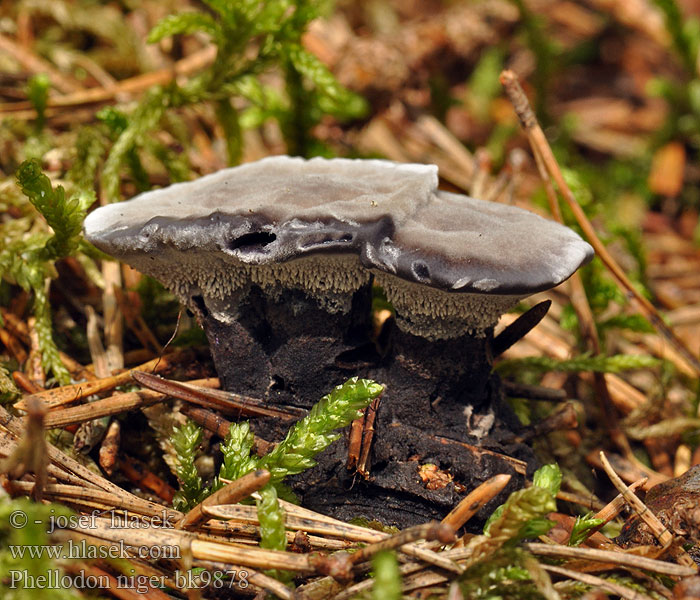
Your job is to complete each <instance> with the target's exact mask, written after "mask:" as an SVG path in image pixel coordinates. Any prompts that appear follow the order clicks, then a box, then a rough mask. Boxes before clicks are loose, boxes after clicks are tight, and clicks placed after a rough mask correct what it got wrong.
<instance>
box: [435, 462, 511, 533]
mask: <svg viewBox="0 0 700 600" xmlns="http://www.w3.org/2000/svg"><path fill="white" fill-rule="evenodd" d="M510 480H511V476H510V475H508V474H506V473H501V474H500V475H494V476H493V477H491V478H490V479H487V480H486V481H484V483H482V484H481V485H480V486H479V487H477V488H476V489H475V490H472V491H471V492H469V494H467V495H466V496H465V497H464V498H462V500H461V501H460V503H459V504H458V505H457V506H455V507H454V508H453V509H452V510H451V511H450V512H449V514H448V515H447V516H446V517H445V518H444V519H443V520H442V522H443V523H445V524H446V525H449V526H450V527H452V529H454V530H455V531H458V530H459V529H461V528H462V527H463V526H464V524H465V523H466V522H467V521H469V519H471V518H472V517H473V516H474V515H475V514H476V513H477V512H479V510H481V508H482V507H483V506H484V505H485V504H486V503H487V502H489V501H490V500H493V499H494V498H495V497H496V496H498V494H500V493H501V492H502V491H503V488H505V487H506V485H508V482H509V481H510Z"/></svg>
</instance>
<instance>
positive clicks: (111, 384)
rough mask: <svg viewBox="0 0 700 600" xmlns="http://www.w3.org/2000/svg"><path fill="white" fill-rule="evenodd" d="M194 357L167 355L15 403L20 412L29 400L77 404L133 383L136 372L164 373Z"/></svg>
mask: <svg viewBox="0 0 700 600" xmlns="http://www.w3.org/2000/svg"><path fill="white" fill-rule="evenodd" d="M191 357H192V353H191V352H188V351H176V352H172V353H170V354H165V355H163V356H161V357H159V358H154V359H153V360H149V361H148V362H147V363H144V364H142V365H139V366H138V367H134V368H133V369H128V370H127V371H124V372H122V373H119V374H117V375H113V376H111V377H106V378H104V379H94V380H93V381H83V382H81V383H74V384H71V385H64V386H62V387H59V388H54V389H50V390H46V391H44V392H40V393H38V394H32V395H31V396H26V397H25V398H23V399H22V400H19V401H18V402H16V403H15V405H14V406H15V408H17V409H19V410H26V407H27V401H28V400H29V398H32V397H36V398H37V399H38V400H41V401H42V402H43V403H44V405H45V406H46V407H47V408H49V409H51V408H55V407H57V406H61V405H62V404H70V403H71V402H77V401H78V400H82V399H83V398H87V397H88V396H92V394H98V393H100V392H106V391H108V390H111V389H114V388H115V387H117V386H118V385H124V384H125V383H129V382H130V381H131V375H132V373H134V372H135V371H150V370H153V369H156V370H158V371H164V370H166V369H167V368H169V367H172V366H173V365H175V364H178V363H181V362H186V361H187V360H189V359H190V358H191Z"/></svg>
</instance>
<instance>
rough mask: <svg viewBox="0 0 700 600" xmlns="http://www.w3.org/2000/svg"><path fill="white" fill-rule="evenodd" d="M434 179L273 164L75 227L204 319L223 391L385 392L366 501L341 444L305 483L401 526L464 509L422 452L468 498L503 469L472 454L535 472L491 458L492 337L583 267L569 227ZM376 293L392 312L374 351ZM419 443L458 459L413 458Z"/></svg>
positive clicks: (397, 169) (323, 504) (360, 167)
mask: <svg viewBox="0 0 700 600" xmlns="http://www.w3.org/2000/svg"><path fill="white" fill-rule="evenodd" d="M437 183H438V179H437V168H436V167H434V166H427V165H416V164H400V163H394V162H390V161H383V160H349V159H332V160H326V159H320V158H315V159H311V160H304V159H300V158H290V157H286V156H278V157H271V158H267V159H263V160H261V161H258V162H255V163H250V164H246V165H243V166H240V167H235V168H231V169H226V170H223V171H219V172H217V173H214V174H212V175H209V176H206V177H202V178H201V179H198V180H196V181H192V182H188V183H180V184H175V185H172V186H170V187H168V188H165V189H161V190H157V191H153V192H147V193H145V194H141V195H140V196H138V197H136V198H134V199H132V200H131V201H129V202H124V203H120V204H113V205H110V206H106V207H103V208H100V209H98V210H96V211H94V212H93V213H91V214H90V215H89V216H88V218H87V219H86V220H85V226H84V229H85V235H86V237H87V238H88V240H90V241H91V242H92V243H93V244H95V245H96V246H97V247H99V248H100V249H102V250H104V251H105V252H107V253H108V254H111V255H113V256H115V257H117V258H119V259H121V260H123V261H125V262H127V263H128V264H130V265H132V266H133V267H135V268H136V269H138V270H140V271H142V272H144V273H147V274H149V275H152V276H153V277H155V278H157V279H159V280H160V281H162V282H163V283H164V284H165V285H166V286H167V287H168V288H169V289H171V290H172V291H173V292H174V293H175V294H176V295H177V296H178V297H179V299H180V300H181V301H182V302H183V303H184V304H185V305H186V306H187V307H188V308H190V309H191V310H192V311H193V312H194V313H195V314H196V315H197V317H198V318H199V319H200V321H201V322H202V323H203V325H204V328H205V330H206V332H207V336H208V339H209V342H210V345H211V349H212V354H213V357H214V362H215V366H216V369H217V372H218V373H219V376H220V378H221V381H222V385H223V387H225V388H227V389H229V390H231V391H236V392H239V393H245V394H247V395H254V396H258V397H261V398H264V399H265V400H267V401H268V402H271V403H281V404H293V405H297V406H303V407H309V406H311V405H312V404H313V403H315V402H316V401H317V400H318V399H319V398H320V397H321V396H322V395H324V394H326V393H327V392H328V390H330V389H331V388H332V387H333V386H335V385H337V384H339V383H342V382H343V381H344V380H345V379H347V378H348V377H350V376H352V375H361V376H365V377H372V378H374V379H376V380H377V381H380V382H381V383H384V384H386V392H385V394H384V396H383V398H382V402H381V405H380V408H379V412H378V420H377V431H376V435H375V441H374V446H373V453H372V465H371V469H370V477H369V478H368V479H367V481H363V482H362V484H361V485H358V486H356V487H355V488H353V490H354V491H353V494H354V495H355V496H356V499H358V500H359V504H358V503H354V504H353V506H351V507H347V500H348V498H349V495H348V493H347V487H348V481H347V479H348V477H349V476H350V475H348V474H347V473H346V472H345V471H344V470H343V468H344V467H339V466H338V465H339V464H341V463H342V455H343V453H346V452H347V449H346V446H344V443H343V442H341V443H339V444H336V445H335V446H334V447H333V448H331V449H329V451H327V456H326V460H325V461H324V459H323V457H322V460H321V461H320V464H319V467H317V468H316V469H315V470H314V473H311V474H309V475H307V480H306V481H305V487H306V488H308V487H309V484H310V483H313V484H314V486H313V487H314V489H315V491H314V496H313V498H310V499H308V498H306V497H305V498H304V500H305V502H306V503H307V504H310V505H312V506H313V507H315V508H317V509H319V510H322V511H325V512H329V513H332V514H336V515H338V516H341V517H344V516H357V515H358V514H360V515H361V514H364V513H366V516H370V517H376V516H378V515H379V516H381V517H384V520H388V521H393V522H396V523H398V524H401V525H406V524H409V523H412V522H415V521H420V520H421V519H424V518H428V517H436V516H440V513H441V512H444V510H446V509H449V508H450V507H451V506H452V505H453V504H454V503H455V501H456V500H458V493H457V491H456V487H455V486H452V487H450V489H449V490H447V488H446V490H441V494H438V496H439V498H436V497H435V495H434V494H433V495H432V496H431V494H427V493H426V492H425V489H424V486H422V484H421V482H420V480H419V479H418V478H417V477H416V469H417V468H418V464H417V462H416V461H415V460H414V458H415V455H416V454H418V455H421V454H423V455H424V456H425V458H426V460H427V459H430V461H431V462H436V463H440V455H442V458H443V463H444V464H443V466H444V467H445V468H449V469H450V470H451V471H452V472H453V474H454V476H455V479H456V480H457V479H462V480H463V483H464V484H465V485H467V487H471V486H472V485H475V484H477V483H478V482H479V480H483V479H485V478H486V477H488V476H490V475H491V474H493V471H498V470H506V471H507V470H509V469H510V466H509V465H510V463H508V464H501V463H499V461H498V460H495V459H494V460H491V458H489V459H488V460H486V463H488V464H486V463H484V464H482V465H474V464H471V466H468V465H466V463H467V462H468V461H467V460H466V459H465V457H464V456H461V455H464V454H465V453H464V451H463V448H464V447H466V446H465V444H467V445H468V444H473V443H487V445H488V444H489V443H492V446H494V447H496V448H497V449H498V450H504V451H509V452H511V453H512V452H513V451H515V452H516V453H518V452H520V453H521V454H522V455H523V458H525V459H526V462H527V461H530V462H531V454H529V453H528V452H529V450H528V449H526V448H515V449H512V448H505V447H504V446H502V445H500V446H499V443H500V442H499V439H498V438H499V436H500V435H501V434H502V433H503V432H504V431H505V432H506V433H507V432H511V431H512V429H513V428H514V427H515V426H516V425H515V422H514V420H512V415H509V414H508V411H507V409H506V408H505V407H504V404H503V402H502V401H501V400H502V397H501V396H502V395H501V393H500V388H499V386H498V380H497V378H496V377H495V376H494V375H492V373H491V362H492V357H491V342H492V340H493V327H494V325H495V324H496V322H497V321H498V319H499V317H500V315H501V314H503V313H504V312H505V311H507V310H509V309H510V308H512V307H513V306H515V305H516V304H517V303H518V302H519V301H520V300H521V299H523V298H525V297H527V296H529V295H531V294H533V293H535V292H538V291H542V290H546V289H549V288H551V287H554V286H555V285H557V284H559V283H561V282H562V281H564V280H565V279H567V278H568V277H569V276H570V275H571V274H572V273H573V272H574V271H575V270H576V269H577V268H578V267H580V266H581V265H582V264H584V263H586V262H587V261H589V260H590V259H591V257H592V255H593V251H592V249H591V247H590V246H589V245H588V244H587V243H585V242H584V241H583V240H582V239H581V238H580V237H579V236H578V235H577V234H576V233H574V232H573V231H571V230H570V229H568V228H566V227H563V226H562V225H559V224H557V223H555V222H553V221H549V220H546V219H543V218H541V217H539V216H537V215H535V214H533V213H530V212H528V211H525V210H521V209H518V208H515V207H511V206H506V205H502V204H495V203H488V202H483V201H480V200H475V199H472V198H469V197H466V196H462V195H458V194H451V193H447V192H443V191H438V189H437ZM373 283H376V284H378V285H379V286H380V287H381V288H382V289H383V290H384V292H385V293H386V295H387V298H388V300H389V301H390V302H391V303H392V305H393V307H394V309H395V319H391V320H390V322H389V324H388V326H387V327H385V330H384V332H383V340H384V342H385V344H384V345H383V346H382V347H381V349H379V348H378V346H379V345H378V344H377V340H376V339H374V338H373V337H372V335H371V306H372V285H373ZM502 423H506V424H505V425H503V424H502ZM273 428H274V427H273ZM421 432H424V433H426V434H429V436H432V437H430V439H431V440H437V439H439V440H448V441H450V443H452V442H455V443H458V444H461V446H460V448H462V450H458V449H455V448H453V446H451V445H450V443H448V444H447V445H445V443H444V442H443V441H439V442H435V443H436V444H438V445H437V446H435V444H433V445H432V446H431V444H430V443H428V446H426V447H420V444H417V445H416V443H414V442H415V440H416V437H421ZM435 436H438V437H435ZM407 437H408V438H410V443H409V442H408V441H407V440H406V438H407ZM423 437H425V436H423ZM469 447H471V446H469ZM460 453H461V455H460ZM467 454H468V453H467ZM494 455H495V454H493V453H492V454H488V456H489V457H492V456H494ZM480 456H481V455H480ZM471 462H472V463H473V462H474V457H473V456H472V457H471ZM463 463H464V464H463ZM511 470H512V469H511ZM468 471H469V472H468ZM309 477H310V478H311V480H309ZM450 485H452V484H450ZM318 486H322V487H323V488H324V489H326V492H327V493H324V494H319V493H318V490H319V489H320V488H319V487H318ZM334 490H335V491H334ZM302 493H303V492H302ZM397 494H398V496H397ZM397 497H400V498H401V502H400V503H399V502H398V500H397ZM368 498H373V499H374V500H373V501H372V500H368ZM406 498H409V500H406ZM307 500H309V501H308V502H307ZM392 502H393V504H395V505H396V506H397V507H398V506H399V505H400V506H401V507H403V509H400V508H397V510H393V509H392V506H393V504H392ZM407 502H408V504H407ZM363 506H364V510H363V508H362V507H363ZM406 506H410V507H411V508H409V510H405V509H406ZM377 510H379V512H377Z"/></svg>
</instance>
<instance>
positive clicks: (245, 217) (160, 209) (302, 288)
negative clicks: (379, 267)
mask: <svg viewBox="0 0 700 600" xmlns="http://www.w3.org/2000/svg"><path fill="white" fill-rule="evenodd" d="M436 187H437V168H436V167H434V166H427V165H414V164H399V163H393V162H389V161H382V160H348V159H335V160H324V159H320V158H319V159H311V160H308V161H306V160H303V159H301V158H290V157H286V156H276V157H270V158H266V159H263V160H261V161H258V162H255V163H250V164H246V165H242V166H240V167H235V168H232V169H225V170H223V171H219V172H217V173H214V174H212V175H208V176H206V177H202V178H200V179H198V180H196V181H192V182H187V183H179V184H175V185H172V186H170V187H168V188H164V189H160V190H156V191H152V192H147V193H144V194H141V195H140V196H138V197H136V198H134V199H132V200H130V201H129V202H123V203H119V204H112V205H109V206H105V207H102V208H100V209H99V210H96V211H94V212H92V213H91V214H90V215H89V216H88V217H87V219H86V220H85V224H84V230H85V235H86V237H87V238H88V239H89V240H90V241H91V242H92V243H93V244H95V245H96V246H98V247H99V248H101V249H102V250H104V251H105V252H107V253H108V254H111V255H113V256H115V257H117V258H120V259H121V260H123V261H125V262H127V263H129V264H130V265H132V266H133V267H135V268H136V269H138V270H140V271H142V272H144V273H147V274H149V275H152V276H153V277H155V278H157V279H159V280H160V281H162V282H163V283H164V284H165V285H166V287H168V288H169V289H171V290H172V291H173V292H174V293H175V294H176V295H177V296H178V298H179V299H180V300H181V301H182V302H183V303H184V304H185V305H186V306H188V308H190V309H191V310H192V311H193V312H194V313H195V314H197V316H198V317H199V318H200V319H201V321H202V322H203V323H204V327H205V330H206V331H207V335H208V338H209V341H210V345H211V347H212V353H213V356H214V361H215V365H216V368H217V371H218V373H219V376H220V378H221V379H222V383H223V385H224V387H227V388H229V389H235V391H245V392H246V393H248V394H257V395H260V396H266V397H268V398H272V399H277V400H279V401H280V402H288V403H289V402H295V403H299V404H301V405H302V406H311V405H312V404H313V403H314V402H316V401H317V400H318V399H319V398H320V397H321V396H322V395H324V394H326V393H327V391H328V390H329V389H332V387H334V386H335V385H337V384H338V383H340V382H342V381H343V380H344V379H345V378H347V376H349V375H348V373H342V371H343V370H344V369H346V367H347V364H348V360H347V359H345V358H344V357H350V359H352V357H353V356H355V354H357V352H356V351H357V350H358V349H361V348H363V347H368V348H370V347H371V346H370V340H369V338H368V332H369V330H370V326H369V319H370V294H371V283H370V280H371V274H370V271H369V270H368V269H366V268H364V267H363V266H362V265H361V262H360V260H361V255H362V254H363V253H364V252H365V249H366V248H369V247H372V246H373V245H374V241H375V240H378V239H382V238H384V237H386V236H390V235H391V234H392V232H393V229H394V227H395V226H396V224H398V223H401V222H403V221H405V220H406V219H408V217H409V216H410V215H411V214H412V213H413V212H415V211H416V210H417V209H418V208H419V207H420V206H422V205H423V204H427V203H428V202H429V201H430V200H431V198H432V192H433V190H434V189H435V188H436ZM338 357H340V359H338ZM350 363H351V364H352V360H350Z"/></svg>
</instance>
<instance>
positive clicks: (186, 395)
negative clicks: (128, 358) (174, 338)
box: [131, 370, 306, 421]
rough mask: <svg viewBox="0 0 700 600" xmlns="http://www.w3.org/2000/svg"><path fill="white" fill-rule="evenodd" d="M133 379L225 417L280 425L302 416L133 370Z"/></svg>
mask: <svg viewBox="0 0 700 600" xmlns="http://www.w3.org/2000/svg"><path fill="white" fill-rule="evenodd" d="M131 375H132V376H133V378H134V379H135V380H136V381H138V382H139V383H140V384H141V385H143V386H145V387H148V388H151V389H152V390H156V391H158V392H161V393H163V394H168V395H169V396H173V397H174V398H179V399H180V400H186V401H187V402H192V403H193V404H199V405H201V406H205V407H207V408H215V409H217V410H222V411H224V412H227V413H236V414H237V415H238V416H240V415H250V416H264V417H276V418H278V419H282V420H284V421H295V420H297V419H299V418H301V417H303V416H305V415H306V411H303V410H301V409H292V408H285V409H278V408H270V407H268V406H266V405H265V403H264V402H262V401H261V400H258V399H256V398H250V397H249V396H241V395H240V394H234V393H233V392H225V391H222V390H212V389H207V388H200V387H197V386H193V385H190V384H187V383H182V382H180V381H172V380H169V379H163V378H162V377H157V376H156V375H152V374H151V373H144V372H142V371H141V370H138V371H137V370H133V372H132V373H131Z"/></svg>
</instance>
